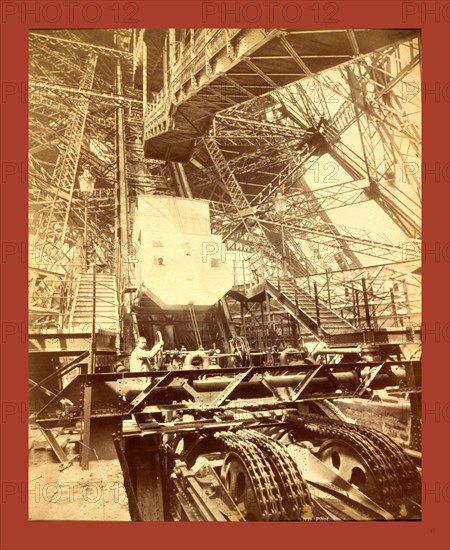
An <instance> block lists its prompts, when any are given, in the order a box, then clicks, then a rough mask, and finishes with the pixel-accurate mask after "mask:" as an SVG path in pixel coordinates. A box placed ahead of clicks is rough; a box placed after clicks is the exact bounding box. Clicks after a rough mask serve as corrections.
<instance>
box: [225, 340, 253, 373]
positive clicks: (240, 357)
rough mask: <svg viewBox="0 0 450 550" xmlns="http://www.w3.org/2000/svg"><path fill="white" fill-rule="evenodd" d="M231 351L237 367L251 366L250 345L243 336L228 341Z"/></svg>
mask: <svg viewBox="0 0 450 550" xmlns="http://www.w3.org/2000/svg"><path fill="white" fill-rule="evenodd" d="M230 346H231V351H232V353H233V354H234V362H235V364H236V366H237V367H243V368H248V367H249V366H250V364H251V355H250V345H249V343H248V340H247V338H245V337H244V336H235V337H234V338H232V339H231V340H230Z"/></svg>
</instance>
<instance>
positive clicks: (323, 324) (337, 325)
mask: <svg viewBox="0 0 450 550" xmlns="http://www.w3.org/2000/svg"><path fill="white" fill-rule="evenodd" d="M266 291H267V293H268V294H270V296H272V298H274V299H275V300H277V302H279V303H280V304H281V305H282V306H283V307H284V309H285V310H286V311H287V312H288V313H289V314H290V315H292V317H294V319H296V320H297V321H298V322H299V323H301V324H302V325H304V326H306V327H307V328H308V329H309V330H310V331H311V332H312V333H313V334H314V336H315V337H317V338H319V339H321V340H322V339H325V340H327V336H329V337H331V336H333V335H338V334H342V335H344V334H349V333H353V332H354V331H355V328H354V327H353V326H352V325H351V324H350V323H349V322H347V321H346V320H345V319H343V318H342V317H340V316H339V315H337V314H336V313H335V312H334V311H332V310H331V309H329V308H327V307H326V306H324V305H323V304H322V303H320V304H319V320H318V319H317V311H316V302H315V300H314V298H313V297H312V296H310V295H309V294H308V293H307V292H305V291H304V290H303V289H301V288H300V287H299V286H298V285H295V283H294V282H293V281H290V280H279V281H274V280H272V281H270V280H267V281H266Z"/></svg>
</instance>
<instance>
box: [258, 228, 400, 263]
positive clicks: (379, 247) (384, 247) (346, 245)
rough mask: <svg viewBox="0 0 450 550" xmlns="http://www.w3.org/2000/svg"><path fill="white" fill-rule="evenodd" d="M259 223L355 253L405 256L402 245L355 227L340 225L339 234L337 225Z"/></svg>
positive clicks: (300, 237)
mask: <svg viewBox="0 0 450 550" xmlns="http://www.w3.org/2000/svg"><path fill="white" fill-rule="evenodd" d="M261 224H262V225H265V224H268V225H269V226H275V227H278V228H279V229H280V228H281V227H282V226H283V228H284V229H285V230H286V231H288V232H289V233H290V234H291V236H292V237H293V238H299V239H301V240H306V241H310V242H314V243H319V244H322V245H323V246H328V247H331V248H337V249H344V250H347V251H349V252H353V253H357V254H365V255H367V256H373V257H375V258H379V259H386V260H394V261H399V262H401V261H403V260H404V258H405V254H406V251H405V247H404V246H402V245H394V244H390V243H388V242H383V241H381V238H383V237H384V236H383V235H376V236H374V235H373V233H370V232H366V231H362V230H358V229H355V228H348V227H345V228H344V227H340V229H341V230H342V231H343V232H345V233H344V234H339V233H338V232H337V231H338V228H339V226H336V225H334V224H333V225H331V226H328V227H327V225H326V224H323V226H322V224H320V225H319V224H318V225H316V226H314V225H312V226H310V227H308V226H307V224H303V225H296V224H293V223H289V222H288V223H284V222H280V221H274V220H261ZM351 232H355V233H360V236H354V235H352V234H351Z"/></svg>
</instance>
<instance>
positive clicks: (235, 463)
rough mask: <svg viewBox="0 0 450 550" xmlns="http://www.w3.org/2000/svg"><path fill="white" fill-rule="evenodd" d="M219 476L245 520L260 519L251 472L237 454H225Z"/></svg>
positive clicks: (260, 513) (260, 514)
mask: <svg viewBox="0 0 450 550" xmlns="http://www.w3.org/2000/svg"><path fill="white" fill-rule="evenodd" d="M220 478H221V480H222V482H223V484H224V486H225V488H226V489H227V491H228V493H229V494H230V496H231V498H232V499H233V500H234V502H235V503H236V505H237V507H238V509H239V511H240V512H241V514H242V515H243V516H244V518H245V520H246V521H262V520H263V519H262V511H261V507H260V505H259V503H258V498H257V496H256V490H255V486H254V484H253V481H252V478H251V474H250V472H249V471H248V469H247V466H246V465H245V463H244V461H243V460H242V458H241V457H240V456H239V455H238V454H236V453H233V452H231V453H228V454H227V455H226V457H225V460H224V462H223V466H222V470H221V473H220Z"/></svg>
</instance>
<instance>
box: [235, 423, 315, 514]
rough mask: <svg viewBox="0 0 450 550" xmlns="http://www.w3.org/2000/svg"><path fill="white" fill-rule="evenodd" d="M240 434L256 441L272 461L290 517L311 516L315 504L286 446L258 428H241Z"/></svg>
mask: <svg viewBox="0 0 450 550" xmlns="http://www.w3.org/2000/svg"><path fill="white" fill-rule="evenodd" d="M239 435H240V436H244V437H245V438H247V439H248V440H249V441H252V442H253V443H255V445H257V446H258V447H259V448H260V449H261V450H262V451H263V452H264V453H265V455H266V458H267V459H268V460H269V462H270V463H271V466H272V468H273V470H274V472H275V476H276V477H277V478H278V481H279V486H280V490H281V494H282V495H283V507H284V510H285V512H286V514H287V516H288V519H290V520H299V519H300V518H302V519H306V518H308V516H309V517H311V512H312V508H313V504H312V500H311V496H310V494H309V490H308V488H307V486H306V483H305V481H304V480H303V478H302V476H301V474H300V471H299V469H298V467H297V465H296V463H295V461H294V460H293V458H292V457H291V455H290V454H289V453H288V452H287V451H286V448H285V446H284V445H282V444H281V443H279V442H278V441H275V440H273V439H271V438H270V437H267V436H266V435H264V434H262V433H260V432H258V431H256V430H240V431H239Z"/></svg>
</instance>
